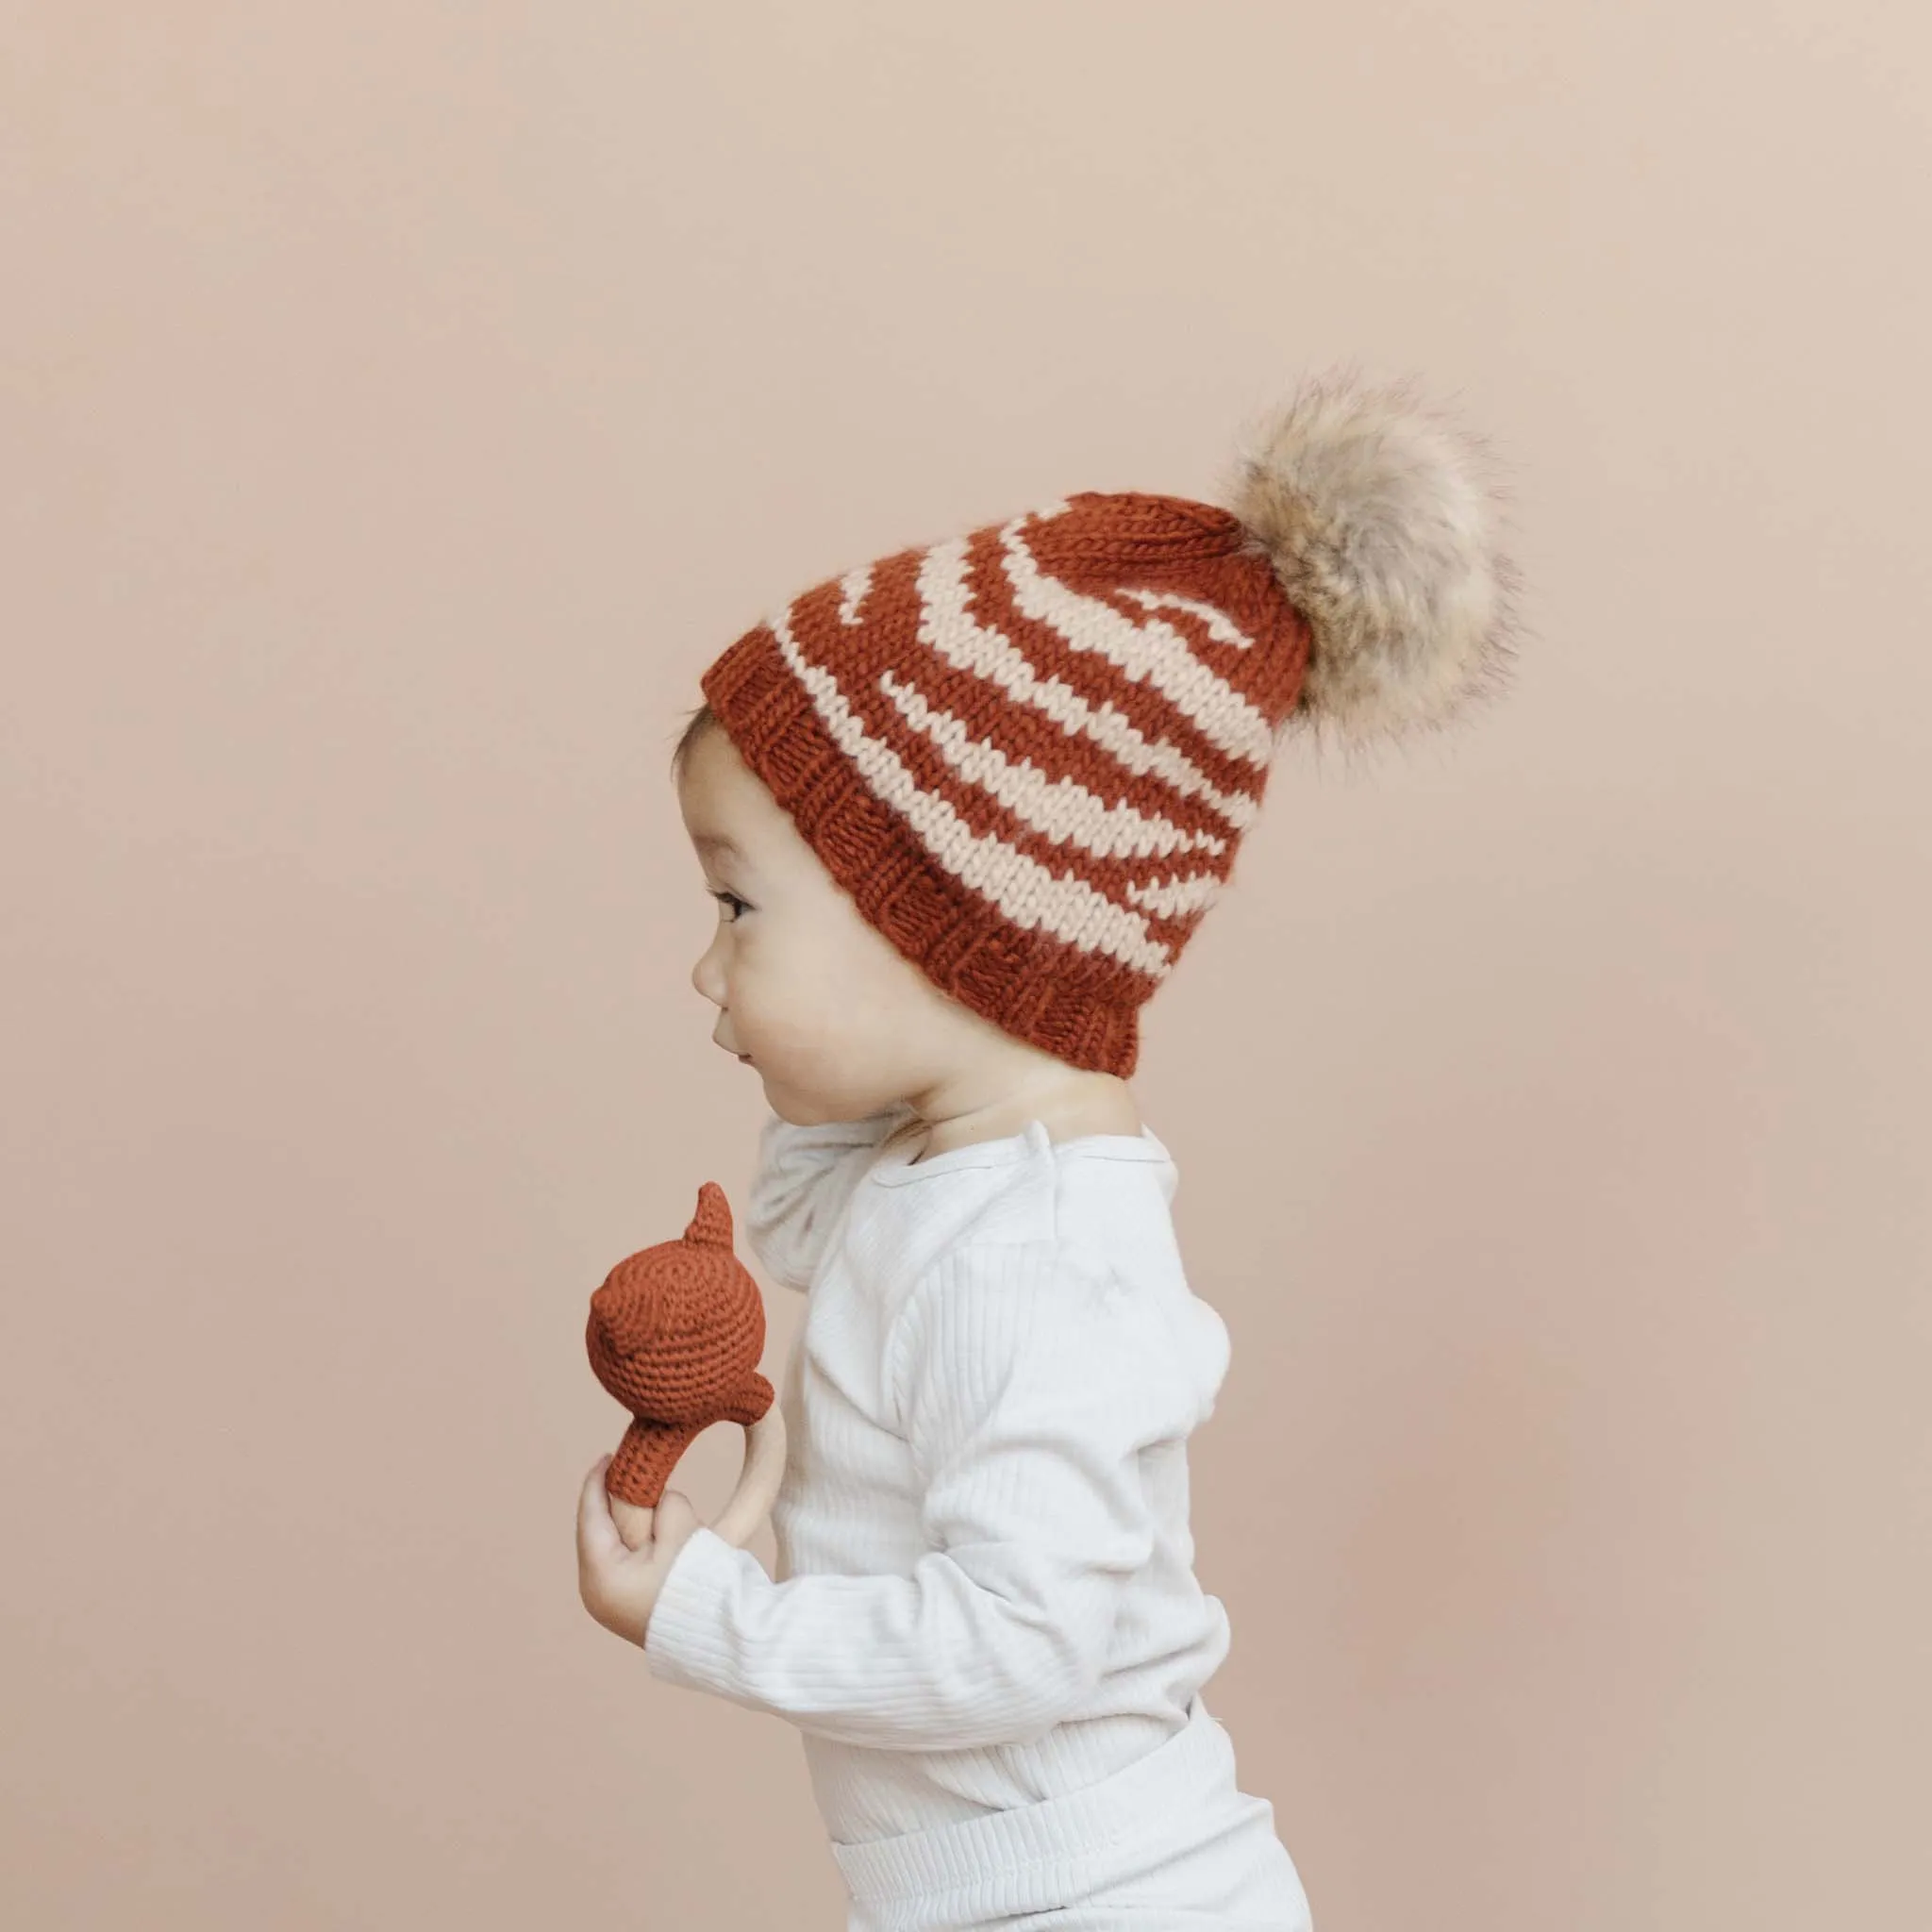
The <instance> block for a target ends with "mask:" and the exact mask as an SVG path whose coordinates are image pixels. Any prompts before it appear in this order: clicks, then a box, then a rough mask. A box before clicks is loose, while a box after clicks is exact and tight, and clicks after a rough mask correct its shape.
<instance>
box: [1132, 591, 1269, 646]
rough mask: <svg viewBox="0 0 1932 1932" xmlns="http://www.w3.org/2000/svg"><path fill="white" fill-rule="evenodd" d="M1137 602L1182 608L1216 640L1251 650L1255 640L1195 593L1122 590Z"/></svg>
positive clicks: (1144, 605) (1154, 607) (1158, 607)
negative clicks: (1183, 594)
mask: <svg viewBox="0 0 1932 1932" xmlns="http://www.w3.org/2000/svg"><path fill="white" fill-rule="evenodd" d="M1122 595H1123V596H1127V597H1131V598H1132V599H1133V600H1134V602H1135V603H1136V604H1139V605H1141V607H1142V608H1145V609H1148V610H1185V611H1187V612H1188V613H1189V614H1190V615H1191V616H1193V617H1198V618H1199V619H1200V620H1201V622H1202V623H1203V624H1205V625H1207V626H1208V636H1209V637H1210V638H1212V639H1213V640H1214V641H1215V642H1216V643H1217V644H1232V645H1233V646H1234V647H1235V649H1236V650H1238V651H1252V650H1253V649H1254V648H1255V641H1254V639H1253V638H1251V637H1250V636H1249V635H1248V634H1247V632H1246V631H1244V630H1243V629H1242V628H1241V625H1238V624H1237V623H1236V622H1235V621H1234V619H1233V618H1231V617H1230V616H1229V615H1228V614H1227V612H1226V611H1224V610H1217V609H1216V608H1214V606H1213V605H1212V604H1204V603H1202V602H1201V600H1200V598H1198V597H1183V596H1182V595H1181V594H1180V592H1179V591H1140V590H1134V591H1123V592H1122Z"/></svg>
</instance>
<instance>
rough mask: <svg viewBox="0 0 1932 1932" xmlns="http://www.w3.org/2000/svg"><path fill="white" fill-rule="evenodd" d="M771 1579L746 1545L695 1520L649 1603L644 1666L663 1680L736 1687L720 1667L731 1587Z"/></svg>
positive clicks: (695, 1686) (702, 1687)
mask: <svg viewBox="0 0 1932 1932" xmlns="http://www.w3.org/2000/svg"><path fill="white" fill-rule="evenodd" d="M747 1573H748V1574H747ZM770 1583H771V1578H770V1577H769V1576H767V1575H766V1574H765V1570H764V1565H763V1564H761V1563H760V1562H759V1561H758V1558H757V1557H754V1556H753V1555H752V1553H751V1552H750V1551H749V1550H741V1549H740V1548H739V1547H738V1546H737V1545H736V1544H735V1543H727V1542H726V1541H724V1538H723V1537H722V1536H720V1535H719V1534H718V1533H717V1531H716V1530H714V1529H710V1528H708V1527H707V1526H706V1525H705V1524H699V1525H698V1527H697V1528H696V1529H694V1530H693V1531H692V1532H691V1536H690V1538H689V1539H688V1540H687V1541H686V1542H685V1544H684V1547H683V1548H682V1549H680V1550H679V1551H678V1553H677V1555H676V1556H675V1557H674V1558H673V1559H672V1564H671V1568H670V1569H669V1570H668V1571H667V1572H666V1573H665V1576H664V1584H663V1588H662V1589H661V1590H659V1591H658V1601H657V1603H656V1604H655V1605H654V1606H653V1607H652V1609H651V1621H650V1622H649V1623H648V1624H646V1625H645V1626H644V1663H645V1667H646V1668H647V1669H648V1670H649V1671H650V1673H651V1674H652V1675H653V1676H654V1677H661V1678H662V1679H663V1680H664V1681H665V1682H666V1683H667V1684H682V1685H684V1686H686V1687H687V1688H688V1689H690V1690H692V1691H714V1692H717V1693H718V1694H720V1695H728V1694H730V1692H731V1691H734V1690H735V1689H736V1686H735V1685H734V1684H732V1683H731V1682H730V1681H729V1680H728V1678H727V1677H726V1675H725V1674H724V1671H723V1669H722V1668H721V1666H722V1665H723V1663H724V1641H723V1638H724V1609H725V1606H726V1604H727V1602H728V1601H729V1599H730V1598H731V1596H732V1595H733V1593H734V1591H737V1590H740V1589H748V1588H755V1587H757V1586H758V1585H765V1586H769V1585H770Z"/></svg>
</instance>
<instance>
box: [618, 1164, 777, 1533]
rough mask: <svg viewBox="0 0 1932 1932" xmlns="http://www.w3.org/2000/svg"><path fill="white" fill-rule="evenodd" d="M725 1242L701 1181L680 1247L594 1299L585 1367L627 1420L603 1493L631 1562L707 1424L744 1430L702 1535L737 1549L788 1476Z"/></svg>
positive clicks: (753, 1320)
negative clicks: (734, 1478) (714, 1515)
mask: <svg viewBox="0 0 1932 1932" xmlns="http://www.w3.org/2000/svg"><path fill="white" fill-rule="evenodd" d="M731 1230H732V1222H731V1208H730V1204H729V1203H728V1202H727V1201H726V1200H725V1198H724V1189H723V1188H721V1187H720V1186H719V1185H718V1184H717V1182H716V1181H706V1182H704V1183H703V1184H702V1185H701V1186H700V1187H699V1189H698V1206H697V1212H696V1213H695V1214H693V1215H692V1216H691V1221H690V1223H689V1224H687V1225H686V1227H685V1230H684V1233H683V1235H682V1236H681V1237H680V1238H679V1239H678V1240H676V1241H659V1242H658V1244H657V1245H656V1246H655V1247H649V1248H644V1249H641V1250H640V1251H639V1252H638V1253H637V1254H635V1255H632V1256H630V1257H628V1258H627V1259H625V1260H623V1261H620V1262H619V1263H618V1264H617V1266H616V1267H615V1268H613V1269H612V1270H611V1271H610V1273H609V1274H608V1275H607V1276H606V1277H605V1281H604V1285H603V1287H601V1288H600V1289H598V1290H597V1291H596V1292H595V1293H594V1294H592V1295H591V1319H590V1324H589V1326H588V1327H587V1329H586V1331H585V1336H584V1340H585V1343H586V1346H587V1347H588V1348H589V1350H590V1355H591V1368H592V1369H593V1370H594V1371H595V1372H596V1375H597V1379H598V1381H600V1382H601V1383H603V1385H604V1386H605V1388H607V1389H608V1390H609V1391H610V1392H611V1394H613V1395H614V1396H616V1397H617V1399H618V1401H620V1402H621V1403H623V1404H624V1406H625V1407H626V1408H627V1409H629V1410H630V1412H631V1415H632V1418H633V1420H632V1422H631V1424H630V1426H629V1427H628V1428H627V1429H626V1430H625V1432H624V1441H622V1442H620V1443H619V1444H618V1447H617V1453H616V1455H615V1456H614V1457H612V1458H611V1461H610V1466H609V1468H608V1470H607V1471H606V1472H605V1475H604V1488H605V1491H606V1493H607V1494H608V1497H609V1499H610V1513H611V1515H612V1517H613V1518H614V1519H615V1520H616V1523H617V1529H618V1534H619V1535H620V1536H622V1537H623V1538H624V1540H625V1543H627V1544H628V1545H629V1546H630V1548H632V1549H634V1550H635V1549H641V1548H642V1547H643V1545H644V1544H645V1543H647V1542H648V1541H650V1539H651V1523H652V1518H653V1513H654V1512H655V1510H656V1509H657V1507H658V1503H659V1501H661V1500H662V1498H663V1494H664V1486H665V1483H666V1482H667V1480H668V1479H669V1477H670V1474H671V1472H672V1471H673V1469H675V1467H676V1466H677V1462H678V1459H679V1457H682V1456H683V1454H684V1452H685V1451H686V1450H687V1449H689V1448H690V1447H691V1442H692V1441H694V1440H695V1439H696V1437H697V1436H698V1435H699V1434H700V1433H702V1432H703V1431H704V1430H705V1429H707V1428H708V1427H709V1426H710V1425H711V1424H713V1423H724V1422H730V1423H737V1424H741V1426H742V1428H743V1430H744V1463H743V1467H742V1468H741V1470H740V1472H739V1477H738V1487H737V1488H736V1489H735V1490H733V1491H732V1492H731V1499H730V1501H729V1502H727V1503H726V1504H725V1506H724V1509H723V1510H722V1511H721V1512H720V1514H719V1517H718V1520H717V1521H716V1522H715V1523H713V1524H711V1525H710V1528H711V1529H712V1531H713V1532H714V1533H715V1534H716V1535H718V1536H721V1537H723V1538H724V1541H726V1542H728V1543H733V1544H740V1545H741V1544H742V1543H743V1542H744V1541H746V1539H747V1538H749V1537H750V1536H751V1534H752V1532H753V1531H754V1530H756V1529H757V1528H758V1524H761V1523H762V1522H764V1520H765V1518H766V1517H767V1516H768V1515H769V1514H770V1513H771V1507H772V1503H773V1500H774V1497H775V1496H776V1495H777V1492H778V1485H779V1482H780V1480H781V1479H782V1477H783V1475H784V1474H785V1424H784V1422H783V1420H782V1418H781V1416H780V1414H779V1411H778V1407H777V1405H776V1402H775V1400H774V1391H773V1388H772V1385H771V1383H769V1382H768V1381H767V1380H766V1379H765V1378H764V1376H762V1375H761V1374H758V1357H759V1356H760V1355H761V1354H762V1353H763V1351H764V1345H765V1305H764V1301H763V1298H762V1297H761V1296H760V1295H759V1293H758V1283H757V1282H755V1281H754V1280H753V1279H752V1277H751V1275H750V1274H748V1273H747V1272H746V1271H745V1269H744V1267H743V1265H742V1264H741V1262H740V1261H739V1259H738V1257H737V1256H736V1255H735V1254H734V1253H733V1252H732V1246H731Z"/></svg>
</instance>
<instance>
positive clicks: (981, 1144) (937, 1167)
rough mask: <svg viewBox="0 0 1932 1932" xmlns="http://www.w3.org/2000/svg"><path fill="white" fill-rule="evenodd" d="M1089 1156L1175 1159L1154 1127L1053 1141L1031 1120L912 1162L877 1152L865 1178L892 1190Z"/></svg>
mask: <svg viewBox="0 0 1932 1932" xmlns="http://www.w3.org/2000/svg"><path fill="white" fill-rule="evenodd" d="M1074 1153H1079V1154H1091V1155H1092V1156H1093V1157H1094V1158H1096V1159H1099V1160H1169V1159H1171V1158H1173V1157H1172V1156H1171V1155H1170V1154H1169V1153H1168V1151H1167V1148H1166V1147H1165V1146H1164V1145H1163V1144H1162V1142H1161V1141H1160V1138H1159V1136H1158V1135H1157V1134H1156V1133H1155V1131H1154V1130H1153V1128H1152V1127H1142V1128H1141V1131H1140V1132H1139V1133H1138V1134H1074V1135H1072V1136H1070V1137H1069V1138H1068V1139H1067V1140H1064V1141H1056V1140H1055V1139H1054V1138H1053V1137H1052V1136H1051V1135H1050V1134H1049V1133H1048V1132H1047V1131H1046V1123H1045V1122H1044V1121H1041V1120H1038V1119H1035V1120H1030V1121H1028V1122H1027V1123H1026V1124H1025V1125H1024V1127H1022V1128H1021V1129H1020V1130H1019V1132H1017V1133H1014V1134H1003V1135H1001V1136H999V1137H998V1138H997V1139H995V1140H991V1141H971V1142H969V1143H968V1144H967V1145H966V1146H964V1147H949V1148H947V1150H946V1151H945V1152H944V1153H943V1154H933V1155H928V1156H927V1157H926V1158H925V1159H924V1160H922V1161H920V1162H918V1163H917V1165H915V1164H914V1163H913V1160H912V1156H911V1154H910V1153H909V1152H908V1150H907V1149H905V1148H895V1149H891V1150H890V1151H889V1152H887V1153H885V1154H883V1155H881V1156H880V1158H878V1159H877V1160H876V1161H875V1162H874V1165H873V1167H872V1169H871V1172H870V1174H868V1176H867V1177H868V1178H869V1179H871V1180H875V1181H877V1182H879V1183H880V1184H881V1185H882V1186H885V1187H889V1188H894V1187H897V1186H898V1185H899V1184H900V1183H901V1182H902V1181H917V1180H924V1178H925V1176H926V1175H927V1174H953V1173H956V1172H958V1170H959V1169H961V1168H972V1167H1008V1166H1010V1165H1011V1164H1012V1163H1013V1162H1014V1161H1017V1160H1025V1159H1029V1158H1036V1157H1038V1156H1039V1155H1041V1154H1053V1155H1064V1154H1074Z"/></svg>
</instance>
